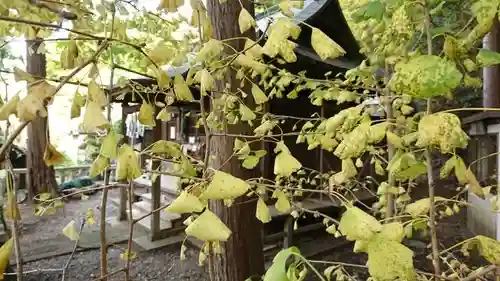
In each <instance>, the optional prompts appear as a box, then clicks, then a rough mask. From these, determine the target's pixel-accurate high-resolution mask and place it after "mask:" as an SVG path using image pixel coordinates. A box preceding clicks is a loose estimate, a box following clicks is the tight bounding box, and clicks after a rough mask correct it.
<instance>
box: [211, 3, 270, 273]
mask: <svg viewBox="0 0 500 281" xmlns="http://www.w3.org/2000/svg"><path fill="white" fill-rule="evenodd" d="M241 3H242V4H243V5H244V7H245V9H246V10H248V11H249V12H250V14H253V13H254V9H253V4H251V3H250V2H249V1H248V0H242V1H241ZM207 9H208V15H209V17H210V20H211V23H212V26H213V37H214V38H215V39H218V40H223V39H228V38H235V37H241V36H242V34H241V33H240V30H239V25H238V16H239V13H240V11H241V6H240V3H239V2H238V1H227V2H225V3H223V4H219V0H208V1H207ZM243 36H245V37H249V38H252V39H255V31H254V30H251V31H248V32H247V33H245V34H243ZM229 42H231V45H232V47H233V48H235V49H236V50H238V51H240V50H243V48H244V44H245V42H244V40H231V41H229ZM230 52H232V51H230ZM217 84H218V88H219V89H221V88H223V87H224V85H226V84H229V85H231V92H233V93H236V92H237V89H238V87H239V85H240V81H239V80H237V79H236V73H235V72H234V71H229V72H228V73H227V74H226V76H225V78H224V79H223V81H218V83H217ZM247 86H249V85H248V83H247ZM243 90H245V91H246V92H247V93H250V90H249V89H248V90H247V89H243ZM225 131H226V132H228V133H232V134H245V133H249V132H251V130H250V128H249V127H248V126H246V124H239V125H234V126H229V127H227V128H226V129H225ZM233 144H234V138H232V137H212V139H211V145H210V147H211V149H210V155H212V156H215V159H214V160H213V161H211V163H210V165H211V166H212V167H214V168H215V169H219V168H220V167H221V166H222V165H223V163H224V162H225V161H226V160H227V159H229V158H230V157H231V156H232V154H233ZM220 170H222V171H224V172H226V173H229V174H231V175H233V176H235V177H238V178H241V179H248V178H250V177H253V176H255V173H256V171H258V169H255V171H252V170H247V169H244V168H243V167H242V166H241V163H240V162H239V161H238V160H237V159H235V158H234V157H233V159H232V160H231V161H229V163H226V164H225V165H224V166H223V167H222V168H220ZM255 209H256V200H255V199H254V198H251V197H247V196H242V197H241V198H239V199H237V200H236V202H234V204H233V205H232V206H231V207H225V206H224V205H223V203H222V202H221V201H213V202H210V210H211V211H213V212H214V213H215V214H216V215H217V216H219V218H220V219H221V220H222V221H223V222H224V223H225V224H226V225H227V226H228V227H229V229H231V231H232V234H231V236H230V238H229V240H228V241H227V242H226V243H224V244H223V245H222V247H223V250H222V254H220V255H215V256H211V258H210V269H211V278H212V281H244V280H246V279H247V278H249V277H254V276H258V277H260V276H261V275H262V274H263V273H264V254H263V247H262V236H261V230H262V224H261V223H260V221H258V220H257V219H256V217H255Z"/></svg>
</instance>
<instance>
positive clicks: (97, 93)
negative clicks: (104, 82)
mask: <svg viewBox="0 0 500 281" xmlns="http://www.w3.org/2000/svg"><path fill="white" fill-rule="evenodd" d="M88 96H89V100H91V101H93V102H95V103H97V104H98V105H99V106H101V107H103V106H106V105H107V104H108V98H107V97H106V94H104V90H103V89H102V88H101V87H99V86H98V85H97V83H96V82H95V80H92V81H90V83H89V87H88Z"/></svg>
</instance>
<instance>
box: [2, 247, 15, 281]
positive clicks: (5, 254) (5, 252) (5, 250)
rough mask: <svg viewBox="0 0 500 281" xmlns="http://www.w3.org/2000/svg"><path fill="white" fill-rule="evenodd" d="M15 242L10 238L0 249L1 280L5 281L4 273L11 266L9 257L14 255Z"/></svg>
mask: <svg viewBox="0 0 500 281" xmlns="http://www.w3.org/2000/svg"><path fill="white" fill-rule="evenodd" d="M13 245H14V240H13V239H12V238H10V239H9V240H7V241H6V242H5V243H4V244H3V245H2V247H1V248H0V280H4V273H5V270H6V269H7V266H8V265H9V257H10V256H11V255H12V250H13V248H14V247H13Z"/></svg>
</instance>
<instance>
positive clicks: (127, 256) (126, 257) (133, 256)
mask: <svg viewBox="0 0 500 281" xmlns="http://www.w3.org/2000/svg"><path fill="white" fill-rule="evenodd" d="M136 258H137V253H136V252H134V251H130V253H129V252H128V250H125V251H124V252H123V253H121V254H120V259H121V260H124V261H127V260H134V259H136Z"/></svg>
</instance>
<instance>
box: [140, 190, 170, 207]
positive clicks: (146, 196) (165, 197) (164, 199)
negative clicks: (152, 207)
mask: <svg viewBox="0 0 500 281" xmlns="http://www.w3.org/2000/svg"><path fill="white" fill-rule="evenodd" d="M140 197H141V199H142V200H144V201H147V202H148V203H151V202H153V194H152V193H151V192H150V193H143V194H141V195H140ZM175 198H176V197H174V196H172V195H169V194H161V195H160V205H162V206H163V205H167V204H170V203H172V202H173V201H174V200H175Z"/></svg>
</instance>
